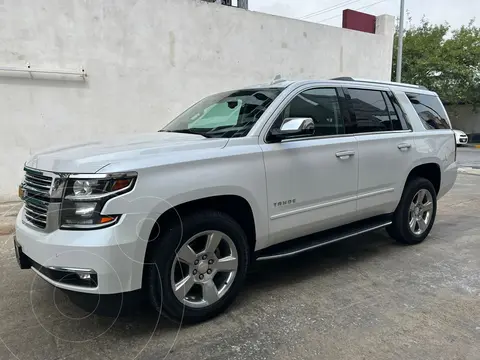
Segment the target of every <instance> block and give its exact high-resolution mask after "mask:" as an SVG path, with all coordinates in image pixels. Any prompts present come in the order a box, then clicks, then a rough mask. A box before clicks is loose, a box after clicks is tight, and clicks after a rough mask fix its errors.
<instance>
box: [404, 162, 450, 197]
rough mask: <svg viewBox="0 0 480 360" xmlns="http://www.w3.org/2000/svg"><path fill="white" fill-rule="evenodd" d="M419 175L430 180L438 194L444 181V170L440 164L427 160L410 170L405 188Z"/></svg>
mask: <svg viewBox="0 0 480 360" xmlns="http://www.w3.org/2000/svg"><path fill="white" fill-rule="evenodd" d="M418 177H423V178H425V179H427V180H428V181H430V182H431V183H432V185H433V187H434V188H435V192H436V194H437V195H438V193H439V191H440V186H441V183H442V171H441V168H440V165H439V164H438V163H437V162H433V161H432V162H426V163H422V164H417V165H416V166H414V167H413V168H412V169H411V170H410V172H409V174H408V176H407V178H406V180H405V184H404V189H405V186H406V185H407V184H408V183H409V181H411V180H412V179H415V178H418Z"/></svg>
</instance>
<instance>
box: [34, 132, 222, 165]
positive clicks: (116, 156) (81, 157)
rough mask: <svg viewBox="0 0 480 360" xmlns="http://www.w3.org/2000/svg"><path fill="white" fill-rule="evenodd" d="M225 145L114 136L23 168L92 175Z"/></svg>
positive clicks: (184, 137)
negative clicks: (115, 165) (120, 165)
mask: <svg viewBox="0 0 480 360" xmlns="http://www.w3.org/2000/svg"><path fill="white" fill-rule="evenodd" d="M227 142H228V139H215V138H205V137H203V136H201V135H192V134H179V133H167V132H155V133H146V134H135V135H127V136H125V135H124V136H115V137H111V138H108V139H103V140H100V141H92V142H88V143H82V144H72V145H69V146H62V147H57V148H51V149H47V150H44V151H42V152H39V153H37V154H35V155H34V156H32V157H31V158H30V159H29V160H28V161H27V162H26V163H25V165H26V166H28V167H31V168H35V169H39V170H44V171H53V172H67V173H94V172H97V171H99V170H100V169H101V168H103V167H105V166H107V165H109V164H111V163H116V162H121V161H131V160H140V159H142V158H146V157H152V156H153V157H156V158H158V157H159V156H161V155H162V154H166V153H171V152H174V151H186V150H198V149H210V148H222V147H224V146H225V145H226V144H227Z"/></svg>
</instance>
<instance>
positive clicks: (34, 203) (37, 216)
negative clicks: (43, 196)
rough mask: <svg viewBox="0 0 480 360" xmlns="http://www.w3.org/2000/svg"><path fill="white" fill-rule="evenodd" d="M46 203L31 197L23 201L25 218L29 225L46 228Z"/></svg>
mask: <svg viewBox="0 0 480 360" xmlns="http://www.w3.org/2000/svg"><path fill="white" fill-rule="evenodd" d="M47 215H48V202H43V201H40V200H38V199H35V198H33V197H31V198H28V199H25V218H26V219H27V220H28V222H29V223H31V224H32V225H35V226H36V227H39V228H40V229H45V228H46V226H47Z"/></svg>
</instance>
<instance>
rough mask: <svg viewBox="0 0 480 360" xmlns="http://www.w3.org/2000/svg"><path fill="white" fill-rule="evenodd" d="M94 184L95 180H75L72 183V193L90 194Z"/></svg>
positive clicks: (76, 194)
mask: <svg viewBox="0 0 480 360" xmlns="http://www.w3.org/2000/svg"><path fill="white" fill-rule="evenodd" d="M96 185H97V181H96V180H75V182H74V183H73V193H74V195H75V196H78V195H90V194H91V193H92V191H93V188H94V187H95V186H96Z"/></svg>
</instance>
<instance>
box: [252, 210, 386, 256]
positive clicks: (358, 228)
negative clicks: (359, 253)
mask: <svg viewBox="0 0 480 360" xmlns="http://www.w3.org/2000/svg"><path fill="white" fill-rule="evenodd" d="M391 223H392V220H391V216H380V217H375V218H372V219H367V220H362V221H359V222H355V223H351V224H348V225H345V226H341V227H338V228H335V229H331V230H326V231H322V232H319V233H316V234H313V235H309V236H305V237H303V238H299V239H294V240H290V241H287V242H285V243H281V244H277V245H273V246H270V247H268V248H266V249H262V250H260V251H258V252H257V253H256V254H255V255H256V259H257V261H263V260H273V259H280V258H285V257H289V256H294V255H298V254H301V253H303V252H306V251H310V250H313V249H316V248H319V247H322V246H325V245H328V244H332V243H335V242H337V241H341V240H345V239H348V238H351V237H353V236H357V235H360V234H364V233H367V232H370V231H374V230H378V229H381V228H384V227H386V226H388V225H390V224H391Z"/></svg>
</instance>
